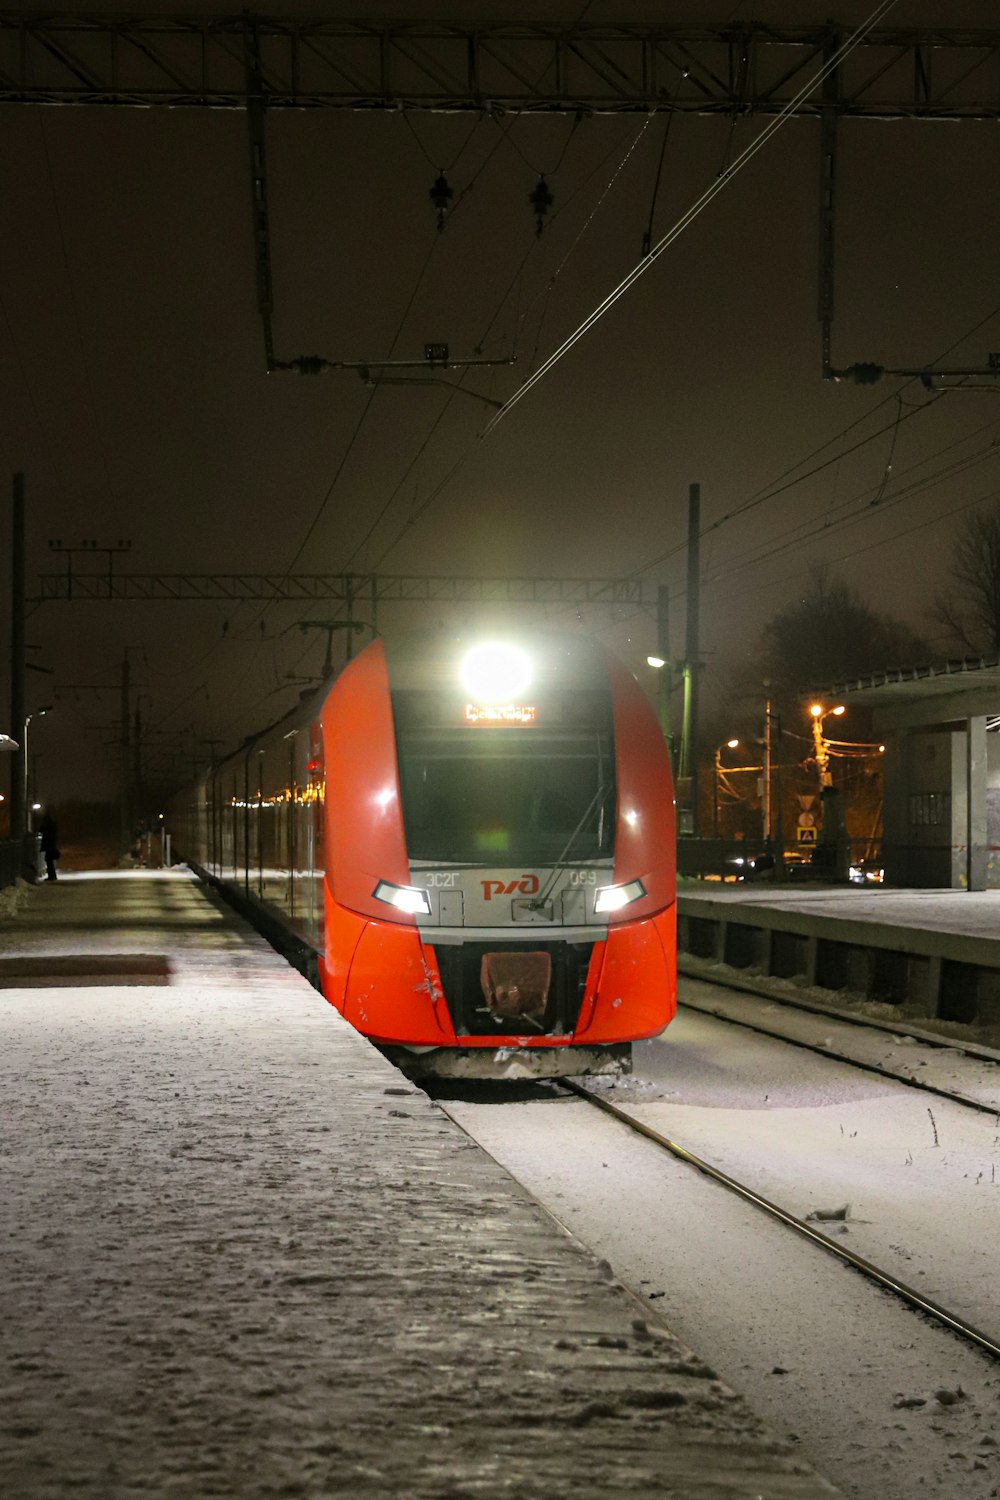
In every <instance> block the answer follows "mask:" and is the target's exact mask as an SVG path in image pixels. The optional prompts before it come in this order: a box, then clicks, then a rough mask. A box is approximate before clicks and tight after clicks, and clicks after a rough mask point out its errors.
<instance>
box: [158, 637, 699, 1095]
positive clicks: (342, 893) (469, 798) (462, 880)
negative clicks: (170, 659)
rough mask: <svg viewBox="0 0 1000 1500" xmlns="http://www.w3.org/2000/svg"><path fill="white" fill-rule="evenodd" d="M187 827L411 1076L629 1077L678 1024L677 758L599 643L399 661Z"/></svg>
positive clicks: (355, 668) (226, 786) (340, 697)
mask: <svg viewBox="0 0 1000 1500" xmlns="http://www.w3.org/2000/svg"><path fill="white" fill-rule="evenodd" d="M170 826H171V829H172V832H173V834H174V842H175V848H176V849H177V851H178V853H179V854H180V855H181V856H182V857H183V858H186V859H187V860H188V861H189V862H190V863H191V864H192V865H194V866H195V867H196V868H197V869H199V871H200V872H201V873H203V874H207V875H208V876H209V877H210V878H212V879H213V880H215V881H217V882H219V883H220V884H221V885H223V886H224V887H226V888H229V889H231V890H232V891H234V892H235V893H237V894H239V895H241V896H242V897H244V898H245V899H248V900H249V901H250V903H251V904H252V905H253V906H254V908H255V909H256V911H257V914H258V915H260V916H263V917H266V918H268V919H269V920H270V922H271V923H272V924H273V923H278V924H280V926H281V927H282V929H284V930H285V931H287V932H289V933H291V934H294V935H295V937H297V939H298V940H299V941H300V942H301V943H303V944H304V945H305V946H306V947H307V948H309V949H311V950H312V951H313V952H314V953H315V954H316V958H317V968H318V977H319V983H320V986H321V988H322V990H323V993H324V994H325V996H326V998H327V999H328V1000H329V1001H330V1003H331V1004H332V1005H334V1006H335V1007H336V1008H337V1010H339V1011H340V1012H342V1014H343V1015H344V1016H345V1017H346V1019H347V1020H348V1021H350V1022H351V1024H352V1025H354V1026H355V1027H357V1029H358V1030H359V1031H361V1032H363V1033H364V1034H365V1035H366V1036H369V1037H371V1038H372V1040H373V1041H375V1042H377V1043H378V1044H379V1046H381V1047H383V1048H385V1049H386V1050H387V1051H389V1052H390V1054H391V1055H394V1056H396V1057H397V1058H398V1060H399V1061H401V1062H402V1064H403V1065H404V1066H405V1067H407V1070H408V1071H410V1072H420V1071H433V1072H435V1073H447V1074H452V1075H459V1076H462V1075H465V1076H468V1075H481V1076H503V1075H505V1074H506V1075H508V1076H527V1075H536V1076H546V1075H555V1074H560V1073H585V1072H595V1071H611V1070H615V1071H619V1070H621V1069H622V1068H623V1067H626V1066H628V1063H629V1060H630V1053H631V1042H632V1041H633V1040H635V1039H637V1038H640V1037H649V1036H654V1035H655V1034H656V1033H657V1032H659V1031H661V1030H662V1029H663V1027H664V1026H665V1025H666V1024H667V1022H668V1021H669V1020H670V1019H671V1017H672V1016H673V1014H674V1010H675V1007H676V999H675V990H676V979H675V975H676V961H675V960H676V949H675V894H676V891H675V830H674V806H673V791H672V784H671V777H670V766H669V761H668V757H667V752H666V747H665V744H664V740H663V736H662V734H661V732H660V729H659V726H658V724H657V722H656V718H655V716H654V714H653V713H652V711H651V709H650V707H649V705H648V703H647V702H646V699H645V697H644V695H643V693H642V691H641V690H640V688H639V686H638V684H637V683H636V681H635V679H634V678H633V677H632V675H631V674H630V673H629V672H628V670H627V669H626V668H625V667H624V665H623V664H622V663H621V662H620V661H619V660H617V659H616V658H615V657H614V656H612V655H611V654H609V653H608V652H606V651H605V650H604V649H603V648H602V647H600V646H599V645H597V644H596V643H594V642H592V641H590V640H588V639H586V638H584V637H581V636H577V635H561V636H557V635H538V634H532V635H530V636H526V637H524V638H523V639H520V640H511V639H505V640H502V641H501V640H499V639H498V638H496V637H492V636H491V637H481V638H478V639H477V638H469V637H460V636H458V635H455V634H451V633H446V632H444V631H442V632H439V633H438V634H437V635H435V636H433V637H428V636H426V635H425V636H411V637H406V638H403V639H401V640H399V641H398V642H396V643H395V644H391V645H390V644H386V643H385V642H384V641H382V640H381V639H377V640H375V641H373V642H372V643H371V645H369V646H367V647H366V648H365V649H364V650H363V651H362V652H360V653H359V655H358V656H357V657H356V658H355V659H354V660H353V661H351V662H350V663H348V665H347V666H346V667H345V668H344V669H343V670H342V671H341V672H340V673H339V674H338V675H337V676H336V677H335V678H334V679H333V680H332V682H330V683H327V684H326V685H325V687H324V688H322V689H321V690H320V691H319V692H318V693H317V694H316V695H314V696H312V697H310V698H309V699H308V700H307V701H304V702H303V703H302V704H301V705H300V707H299V708H298V709H297V710H296V711H294V712H293V713H291V714H290V715H288V717H287V718H285V719H284V720H282V721H281V722H280V723H278V724H276V725H275V726H274V727H273V728H271V729H269V730H267V731H266V732H265V733H263V734H261V735H260V736H258V737H257V738H254V739H252V740H250V741H249V742H248V743H247V744H245V745H244V746H243V747H242V748H241V749H240V750H239V751H238V752H237V753H236V754H235V755H232V756H230V757H229V758H228V759H226V760H224V761H222V762H220V763H219V764H217V765H216V766H215V767H214V768H213V770H212V772H211V773H210V774H209V775H207V776H206V777H205V778H203V779H202V780H201V781H200V782H199V783H198V784H197V786H196V787H195V788H194V789H193V791H192V792H191V793H189V794H187V795H186V796H184V797H183V798H179V799H177V801H176V803H175V804H174V807H173V810H172V812H171V823H170ZM397 1049H398V1050H397Z"/></svg>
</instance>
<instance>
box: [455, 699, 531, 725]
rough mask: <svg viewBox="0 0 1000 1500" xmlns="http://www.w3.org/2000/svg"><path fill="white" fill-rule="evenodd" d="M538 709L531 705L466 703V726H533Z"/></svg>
mask: <svg viewBox="0 0 1000 1500" xmlns="http://www.w3.org/2000/svg"><path fill="white" fill-rule="evenodd" d="M537 718H538V709H537V708H536V707H535V705H534V704H533V703H467V704H466V705H465V722H466V723H467V724H534V723H535V722H536V720H537Z"/></svg>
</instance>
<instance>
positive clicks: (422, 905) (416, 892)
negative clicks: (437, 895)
mask: <svg viewBox="0 0 1000 1500" xmlns="http://www.w3.org/2000/svg"><path fill="white" fill-rule="evenodd" d="M375 899H376V901H384V902H385V903H386V904H387V905H388V906H394V907H395V908H396V910H397V911H408V912H410V913H411V915H413V916H416V917H429V916H430V914H431V900H430V897H429V896H428V894H427V892H426V891H422V890H421V889H420V887H419V886H416V885H393V884H392V883H391V882H390V881H388V880H380V881H379V883H378V885H377V886H376V887H375Z"/></svg>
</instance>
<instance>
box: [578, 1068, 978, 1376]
mask: <svg viewBox="0 0 1000 1500" xmlns="http://www.w3.org/2000/svg"><path fill="white" fill-rule="evenodd" d="M558 1087H559V1088H562V1089H565V1090H567V1091H568V1092H570V1093H572V1094H574V1095H575V1096H576V1097H577V1098H578V1099H581V1100H583V1101H585V1102H586V1103H587V1104H588V1105H591V1106H593V1107H594V1108H596V1109H599V1110H602V1111H603V1112H604V1113H605V1114H607V1115H610V1116H611V1117H612V1118H613V1119H615V1120H617V1121H618V1122H619V1123H620V1124H622V1125H624V1126H625V1127H626V1128H627V1129H629V1130H631V1131H634V1132H635V1133H636V1134H637V1135H641V1136H643V1137H644V1138H645V1139H646V1140H648V1141H652V1142H653V1143H654V1144H655V1145H657V1146H659V1147H660V1148H661V1149H662V1150H664V1151H667V1152H669V1153H670V1155H671V1156H673V1157H675V1158H677V1160H679V1161H683V1162H686V1163H687V1164H688V1165H689V1166H692V1167H694V1168H695V1169H696V1170H697V1171H699V1172H701V1173H703V1174H704V1175H705V1176H706V1177H708V1178H710V1179H711V1180H712V1181H713V1182H716V1183H718V1184H719V1185H720V1186H722V1187H724V1188H725V1189H726V1190H727V1191H728V1192H731V1193H733V1194H735V1195H736V1196H737V1197H739V1198H741V1199H742V1200H743V1201H744V1202H745V1203H749V1204H751V1205H752V1206H753V1207H754V1208H756V1209H759V1210H760V1211H761V1212H762V1213H765V1214H767V1215H768V1216H769V1217H770V1218H771V1219H772V1220H774V1221H776V1222H778V1223H780V1224H783V1225H784V1226H785V1227H786V1228H788V1229H790V1230H792V1231H794V1232H795V1233H796V1234H799V1235H801V1236H802V1237H803V1238H805V1239H807V1240H811V1241H812V1243H813V1244H815V1245H817V1246H819V1247H820V1248H821V1249H823V1250H825V1251H827V1252H828V1254H830V1255H832V1256H835V1257H836V1258H837V1259H838V1260H840V1261H842V1262H843V1263H844V1264H846V1265H849V1266H852V1267H853V1268H854V1270H856V1271H858V1272H860V1274H861V1275H862V1276H864V1277H866V1278H867V1279H868V1280H869V1281H872V1282H874V1283H876V1285H878V1286H881V1287H883V1288H884V1289H885V1290H887V1291H889V1292H891V1293H893V1295H894V1296H896V1297H898V1298H899V1299H900V1300H901V1301H902V1302H904V1303H906V1304H907V1305H908V1306H909V1307H911V1308H913V1309H915V1310H916V1311H918V1312H921V1313H923V1314H925V1315H926V1316H927V1317H929V1318H931V1319H933V1320H934V1321H935V1322H937V1323H939V1324H941V1325H943V1326H944V1327H945V1328H948V1329H949V1330H950V1331H951V1332H952V1333H954V1334H957V1335H958V1337H959V1338H961V1339H963V1340H964V1341H965V1342H966V1343H969V1344H971V1345H973V1346H974V1347H976V1348H978V1349H980V1350H982V1351H984V1352H985V1353H986V1354H988V1355H990V1356H991V1358H993V1359H996V1360H1000V1339H998V1338H994V1337H992V1336H991V1335H990V1334H988V1333H984V1332H983V1330H982V1329H980V1328H977V1327H975V1325H974V1324H972V1323H970V1322H968V1321H967V1320H966V1319H965V1318H962V1317H960V1316H959V1315H958V1314H956V1313H952V1312H950V1311H949V1310H948V1309H947V1308H946V1307H943V1306H942V1305H941V1304H940V1303H939V1302H935V1301H934V1300H933V1298H930V1297H927V1296H925V1295H924V1294H923V1293H922V1292H920V1291H919V1290H918V1289H917V1288H916V1287H914V1286H911V1285H910V1284H909V1283H907V1282H905V1281H902V1280H901V1279H900V1278H899V1277H898V1276H895V1275H893V1273H892V1272H891V1271H887V1270H884V1269H883V1268H882V1267H880V1266H877V1265H875V1264H874V1262H872V1261H870V1260H867V1259H866V1258H865V1257H864V1256H863V1255H858V1254H857V1252H856V1251H853V1250H850V1249H848V1247H847V1246H846V1245H843V1244H840V1243H838V1242H837V1241H836V1240H834V1239H832V1238H831V1237H830V1236H829V1235H827V1234H824V1233H823V1232H822V1230H820V1229H817V1228H816V1225H815V1224H813V1223H809V1222H807V1221H806V1220H804V1219H800V1218H797V1217H796V1216H795V1214H792V1213H789V1212H788V1210H787V1209H784V1208H781V1207H780V1206H779V1205H778V1204H776V1203H772V1202H771V1200H770V1199H769V1198H765V1197H764V1196H763V1195H762V1194H761V1193H758V1192H757V1191H756V1190H755V1189H754V1188H752V1187H749V1186H748V1185H747V1184H746V1183H743V1182H739V1181H738V1180H737V1179H736V1178H735V1177H732V1176H730V1175H729V1174H728V1173H727V1172H723V1171H721V1169H720V1168H718V1167H716V1166H713V1165H712V1164H711V1163H710V1162H708V1161H705V1159H704V1158H703V1157H700V1156H698V1155H697V1154H696V1153H695V1152H693V1151H690V1150H688V1148H687V1147H685V1146H683V1145H681V1144H680V1143H679V1142H678V1141H675V1140H672V1139H671V1138H670V1137H669V1136H666V1135H663V1134H661V1133H660V1132H659V1131H657V1130H654V1129H653V1128H652V1126H650V1125H646V1124H645V1123H644V1122H643V1121H641V1120H638V1119H636V1117H635V1116H634V1115H632V1114H630V1113H629V1111H628V1110H626V1109H623V1108H622V1107H621V1106H620V1105H617V1104H612V1103H611V1101H610V1100H608V1099H604V1098H602V1097H601V1096H600V1095H598V1094H595V1093H593V1092H592V1091H591V1090H589V1089H588V1088H586V1086H585V1085H583V1084H580V1083H577V1082H576V1081H575V1080H573V1079H560V1080H559V1081H558Z"/></svg>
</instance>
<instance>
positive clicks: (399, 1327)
mask: <svg viewBox="0 0 1000 1500" xmlns="http://www.w3.org/2000/svg"><path fill="white" fill-rule="evenodd" d="M0 1014H2V1029H3V1047H2V1053H0V1070H2V1075H3V1100H4V1103H3V1127H2V1162H3V1168H2V1170H3V1179H4V1184H3V1185H4V1210H5V1212H4V1233H3V1239H2V1251H0V1492H2V1493H3V1494H5V1495H11V1496H17V1497H18V1500H36V1497H44V1500H49V1497H53V1500H55V1497H62V1496H64V1495H68V1494H69V1493H72V1494H73V1495H74V1496H81V1497H94V1500H97V1497H100V1500H131V1497H133V1496H136V1497H137V1496H140V1495H142V1496H146V1497H161V1496H162V1497H183V1500H201V1497H207V1496H232V1497H239V1500H256V1497H264V1496H279V1495H280V1496H306V1497H313V1496H315V1497H319V1496H330V1497H332V1496H345V1497H346V1496H351V1497H355V1496H357V1497H360V1496H378V1497H380V1500H386V1497H397V1496H398V1497H406V1500H425V1497H426V1500H430V1497H435V1500H443V1497H449V1500H494V1497H496V1500H499V1497H501V1496H503V1497H509V1496H512V1495H516V1496H518V1497H519V1500H529V1497H536V1496H537V1497H539V1500H541V1497H543V1496H544V1497H545V1500H558V1497H561V1496H565V1497H568V1496H573V1497H574V1500H576V1497H579V1496H581V1495H586V1496H587V1497H588V1500H598V1497H607V1500H611V1497H614V1500H621V1497H623V1496H626V1495H635V1496H637V1497H638V1496H642V1497H644V1500H645V1497H649V1496H657V1495H663V1496H667V1495H669V1496H673V1497H681V1496H683V1497H685V1500H710V1497H711V1500H722V1497H726V1500H751V1497H754V1496H760V1495H764V1494H766V1495H767V1496H768V1497H769V1500H806V1497H808V1500H818V1497H819V1496H822V1495H832V1494H833V1493H834V1491H833V1490H832V1489H831V1488H830V1487H829V1486H828V1485H827V1484H825V1482H824V1481H823V1480H822V1479H820V1478H819V1477H818V1476H817V1475H816V1474H815V1473H813V1472H811V1471H809V1470H808V1469H807V1468H806V1467H805V1466H804V1465H803V1464H801V1463H800V1462H798V1461H797V1460H796V1459H795V1457H794V1453H793V1451H792V1450H791V1448H790V1447H789V1445H787V1444H785V1443H783V1442H781V1441H779V1440H777V1439H775V1438H774V1437H773V1435H771V1434H769V1433H768V1432H767V1431H766V1430H765V1429H764V1428H763V1427H762V1425H761V1424H760V1423H759V1421H758V1420H757V1419H756V1418H755V1416H754V1415H753V1413H752V1412H751V1410H750V1409H749V1407H748V1406H747V1404H746V1403H745V1402H744V1401H743V1400H742V1399H741V1398H739V1397H736V1396H734V1395H733V1394H732V1393H731V1392H729V1391H728V1390H726V1389H725V1388H724V1387H723V1386H722V1385H721V1384H720V1383H719V1382H718V1381H716V1380H715V1378H714V1377H713V1374H712V1372H711V1371H710V1370H709V1369H707V1368H706V1367H705V1366H704V1364H703V1363H702V1362H701V1361H699V1360H698V1359H697V1358H696V1357H695V1356H694V1355H692V1354H691V1353H690V1352H689V1351H687V1350H686V1349H685V1348H683V1347H682V1346H681V1345H680V1344H678V1342H677V1341H676V1340H675V1339H674V1338H673V1337H672V1335H671V1334H670V1333H669V1331H668V1330H667V1329H665V1328H664V1327H663V1326H662V1325H661V1324H659V1323H658V1321H657V1320H656V1318H655V1315H654V1314H651V1312H650V1309H649V1307H648V1305H645V1304H643V1303H641V1302H639V1301H638V1300H636V1299H635V1298H633V1296H632V1294H631V1293H630V1292H628V1291H627V1290H626V1289H625V1288H624V1287H622V1286H621V1285H620V1284H619V1283H618V1282H617V1281H616V1280H615V1279H614V1275H613V1272H612V1271H611V1269H610V1268H609V1267H607V1266H606V1265H604V1264H602V1263H600V1262H598V1261H596V1260H595V1259H594V1257H593V1256H592V1255H591V1254H590V1253H589V1252H588V1251H587V1250H586V1249H585V1248H584V1247H583V1246H581V1245H580V1244H579V1243H578V1242H577V1241H576V1240H574V1239H572V1238H571V1237H570V1236H569V1235H568V1234H566V1233H565V1232H564V1231H563V1230H562V1229H561V1228H560V1227H559V1226H558V1225H557V1224H556V1223H555V1222H554V1221H553V1220H552V1219H551V1218H549V1217H548V1216H547V1215H546V1214H545V1212H544V1211H543V1210H542V1209H541V1208H540V1207H539V1206H538V1204H537V1203H536V1202H535V1201H534V1199H533V1198H531V1197H530V1196H529V1195H528V1193H527V1192H525V1191H524V1190H523V1189H522V1188H520V1187H519V1186H518V1184H517V1183H515V1182H514V1180H513V1179H512V1178H511V1177H509V1176H508V1175H507V1173H506V1172H504V1171H503V1170H502V1169H501V1168H500V1167H499V1166H497V1164H496V1163H495V1162H494V1161H493V1160H492V1159H491V1158H490V1157H488V1156H487V1155H485V1153H484V1152H482V1151H481V1150H480V1149H479V1148H478V1147H477V1146H475V1145H473V1144H472V1142H470V1141H469V1140H468V1139H467V1137H466V1136H465V1135H464V1134H463V1133H462V1131H461V1130H460V1129H459V1128H458V1127H457V1126H456V1125H455V1124H453V1123H452V1121H451V1120H450V1119H449V1118H448V1117H447V1116H446V1115H445V1114H444V1113H443V1112H442V1111H441V1110H440V1109H439V1108H438V1107H437V1106H436V1105H435V1104H433V1103H432V1102H431V1101H430V1100H429V1099H428V1098H427V1096H426V1095H425V1094H423V1093H422V1092H420V1091H419V1090H418V1089H415V1088H414V1087H413V1086H412V1085H411V1084H409V1083H407V1082H406V1081H405V1080H404V1079H403V1078H402V1077H401V1075H400V1074H399V1073H398V1072H397V1071H396V1070H395V1069H394V1068H393V1067H391V1066H390V1065H389V1064H388V1063H387V1062H386V1061H385V1060H384V1059H383V1058H382V1056H381V1055H380V1054H379V1053H378V1052H377V1051H376V1050H375V1049H374V1048H373V1047H371V1046H370V1045H369V1044H368V1043H367V1042H366V1041H365V1040H364V1039H363V1038H362V1037H360V1036H359V1035H358V1034H357V1033H356V1032H354V1031H353V1030H352V1029H351V1028H350V1027H349V1026H347V1025H346V1024H345V1023H344V1022H343V1021H341V1020H340V1018H339V1017H338V1016H337V1015H336V1014H335V1012H334V1011H333V1010H332V1009H331V1008H330V1007H329V1006H328V1005H327V1004H326V1003H325V1001H324V1000H323V999H322V997H321V996H320V995H318V994H317V993H316V992H315V991H314V990H313V989H311V988H310V986H309V985H308V984H307V983H306V982H305V980H303V979H302V978H300V977H299V975H298V974H296V973H295V972H294V971H293V970H292V969H290V968H289V967H288V966H287V965H286V964H285V963H284V962H283V961H282V960H281V959H280V958H279V957H278V956H277V955H276V954H274V953H273V952H272V951H271V949H269V948H268V947H267V946H266V944H265V943H264V942H263V941H262V940H261V939H260V938H258V937H257V936H256V934H254V933H253V932H252V931H251V930H250V929H249V928H248V927H247V926H246V925H245V924H244V923H243V922H242V921H240V920H239V919H238V918H237V917H235V916H234V915H233V914H232V913H231V912H230V911H229V910H228V909H226V908H224V907H222V906H221V905H217V904H215V902H214V900H213V899H212V898H211V897H210V896H209V895H207V894H206V893H205V891H204V890H203V889H202V888H201V887H200V886H199V885H197V884H196V883H195V882H194V881H193V880H192V879H190V878H189V877H187V876H186V875H184V874H182V873H180V872H176V873H175V872H168V873H164V874H159V875H153V874H125V873H122V874H121V875H118V876H115V875H107V876H104V875H100V876H89V877H84V876H80V877H76V878H73V877H69V878H66V879H60V881H59V882H58V883H56V884H55V885H46V886H41V887H39V888H38V889H36V890H35V891H33V892H32V893H31V895H30V896H29V897H28V899H27V901H26V903H25V904H24V906H23V907H22V908H21V909H20V910H19V911H18V912H17V913H16V914H14V915H13V916H11V915H8V916H6V917H4V918H3V919H2V920H0ZM498 1107H501V1106H498Z"/></svg>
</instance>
